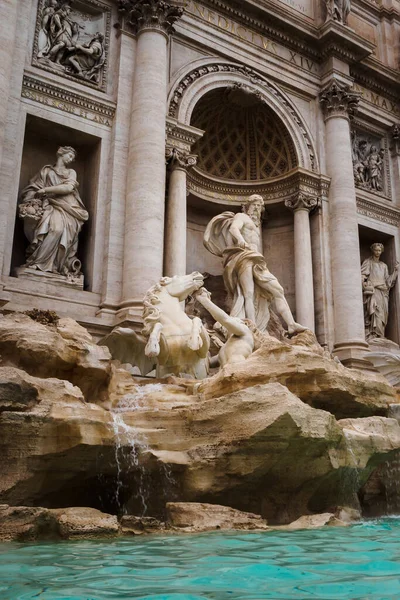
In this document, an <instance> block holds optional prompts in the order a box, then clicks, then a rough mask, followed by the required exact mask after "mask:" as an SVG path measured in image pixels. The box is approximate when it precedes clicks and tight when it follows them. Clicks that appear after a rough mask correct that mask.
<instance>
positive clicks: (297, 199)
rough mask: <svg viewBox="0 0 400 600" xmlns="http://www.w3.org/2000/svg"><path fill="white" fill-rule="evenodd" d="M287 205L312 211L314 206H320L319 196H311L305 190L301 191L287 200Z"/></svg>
mask: <svg viewBox="0 0 400 600" xmlns="http://www.w3.org/2000/svg"><path fill="white" fill-rule="evenodd" d="M285 206H286V207H287V208H290V210H293V211H296V210H307V211H311V210H312V209H313V208H315V207H316V206H318V198H315V196H309V195H308V194H304V193H303V192H299V193H298V194H295V195H294V196H291V197H290V198H287V199H286V200H285Z"/></svg>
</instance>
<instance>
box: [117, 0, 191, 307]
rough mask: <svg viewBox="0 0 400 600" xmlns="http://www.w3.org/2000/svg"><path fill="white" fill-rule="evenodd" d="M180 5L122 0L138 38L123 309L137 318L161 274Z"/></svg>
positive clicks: (127, 17)
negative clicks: (171, 51) (170, 54)
mask: <svg viewBox="0 0 400 600" xmlns="http://www.w3.org/2000/svg"><path fill="white" fill-rule="evenodd" d="M182 5H183V2H174V1H173V0H171V1H168V2H163V1H160V0H122V1H120V8H121V9H123V10H124V11H125V13H126V17H125V19H126V22H127V23H128V24H130V25H131V26H132V27H133V29H134V32H135V33H136V34H137V46H136V60H135V72H134V80H133V92H132V113H131V122H130V139H129V154H128V173H127V191H126V214H125V241H124V268H123V285H122V303H121V308H124V309H131V308H135V307H136V309H135V310H133V313H132V315H133V316H135V314H136V312H138V309H139V310H140V308H139V307H140V302H141V300H142V298H143V296H144V294H145V293H146V291H147V290H148V288H149V287H150V286H151V285H153V284H154V283H155V282H156V281H157V280H158V279H160V277H161V276H162V270H163V246H164V202H165V118H166V98H167V41H168V35H169V34H170V33H172V32H173V24H174V23H175V21H176V20H177V19H178V18H179V17H180V16H181V15H182V13H183V8H181V6H182Z"/></svg>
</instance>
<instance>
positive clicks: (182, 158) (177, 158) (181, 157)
mask: <svg viewBox="0 0 400 600" xmlns="http://www.w3.org/2000/svg"><path fill="white" fill-rule="evenodd" d="M165 158H166V160H167V162H168V164H169V165H170V166H171V168H172V169H174V168H179V167H181V168H182V169H187V168H188V167H194V165H196V164H197V156H196V155H195V154H189V152H185V151H184V150H179V149H178V148H174V147H172V146H167V147H166V149H165Z"/></svg>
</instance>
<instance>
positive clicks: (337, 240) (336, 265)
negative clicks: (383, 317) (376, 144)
mask: <svg viewBox="0 0 400 600" xmlns="http://www.w3.org/2000/svg"><path fill="white" fill-rule="evenodd" d="M320 101H321V104H322V107H323V110H324V113H325V133H326V165H327V175H329V176H330V177H331V185H330V190H329V224H330V243H331V266H332V287H333V301H334V307H333V309H334V320H335V344H334V352H335V354H337V356H338V357H339V358H340V360H342V362H344V363H345V364H347V365H348V366H355V367H356V366H360V367H362V366H364V364H365V363H364V355H365V354H366V352H367V350H368V345H367V344H366V342H365V333H364V315H363V299H362V285H361V271H360V249H359V239H358V224H357V205H356V192H355V187H354V176H353V162H352V154H351V138H350V126H349V119H350V117H351V116H352V115H353V113H354V111H355V110H356V107H357V104H358V102H359V94H357V93H354V92H352V91H351V90H350V88H349V86H347V85H345V84H343V83H339V82H337V81H335V80H334V81H331V82H330V84H329V85H328V86H327V88H325V90H323V92H322V93H321V97H320ZM367 364H368V363H367Z"/></svg>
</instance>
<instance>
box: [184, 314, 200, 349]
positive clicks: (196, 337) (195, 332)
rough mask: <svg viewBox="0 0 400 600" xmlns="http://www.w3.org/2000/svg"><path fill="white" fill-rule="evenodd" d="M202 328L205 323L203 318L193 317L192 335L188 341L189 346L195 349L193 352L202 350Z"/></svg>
mask: <svg viewBox="0 0 400 600" xmlns="http://www.w3.org/2000/svg"><path fill="white" fill-rule="evenodd" d="M202 330H203V323H202V322H201V319H199V317H194V318H193V319H192V330H191V332H190V337H189V340H188V342H187V345H188V348H190V349H191V350H193V352H197V351H198V350H200V348H201V347H202V345H203V338H202V335H201V334H202Z"/></svg>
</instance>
